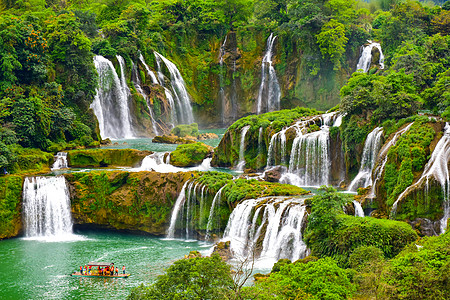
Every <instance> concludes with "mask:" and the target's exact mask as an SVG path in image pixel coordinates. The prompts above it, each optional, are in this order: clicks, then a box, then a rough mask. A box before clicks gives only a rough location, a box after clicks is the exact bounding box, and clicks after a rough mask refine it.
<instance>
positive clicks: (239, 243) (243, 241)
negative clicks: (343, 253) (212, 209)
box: [222, 197, 307, 265]
mask: <svg viewBox="0 0 450 300" xmlns="http://www.w3.org/2000/svg"><path fill="white" fill-rule="evenodd" d="M261 214H262V215H261ZM305 215H306V207H305V206H304V204H303V199H296V198H291V197H264V198H259V199H250V200H244V201H242V202H241V203H240V204H238V205H237V206H236V208H235V209H234V210H233V212H232V213H231V215H230V218H229V220H228V224H227V227H226V229H225V232H224V238H223V239H222V240H223V241H231V243H230V248H231V251H232V253H233V255H234V256H235V257H238V258H242V257H248V256H250V255H253V254H254V253H260V255H259V258H258V261H259V262H262V263H263V264H264V265H272V264H273V263H274V262H276V261H277V260H278V259H281V258H287V259H290V260H292V261H295V260H297V259H299V258H302V257H305V256H306V254H307V248H306V245H305V243H304V242H303V240H302V234H301V229H302V223H303V221H304V220H303V219H304V217H305ZM258 222H261V223H260V225H258ZM264 228H265V230H264ZM263 232H264V236H262V233H263ZM261 240H262V248H261V249H255V247H256V245H258V244H259V243H258V241H261Z"/></svg>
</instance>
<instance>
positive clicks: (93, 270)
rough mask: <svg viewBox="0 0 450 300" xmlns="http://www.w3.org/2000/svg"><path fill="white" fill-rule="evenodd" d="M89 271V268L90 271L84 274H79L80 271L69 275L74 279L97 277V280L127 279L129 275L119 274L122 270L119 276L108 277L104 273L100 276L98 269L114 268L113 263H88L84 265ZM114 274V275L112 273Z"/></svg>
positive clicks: (108, 275)
mask: <svg viewBox="0 0 450 300" xmlns="http://www.w3.org/2000/svg"><path fill="white" fill-rule="evenodd" d="M86 266H87V267H88V269H89V267H91V271H90V272H89V271H88V272H87V273H86V274H81V273H80V271H77V272H73V273H72V274H70V276H74V277H98V278H127V277H128V276H130V274H128V273H126V274H122V273H120V272H122V270H119V274H117V275H110V274H107V273H106V272H105V273H102V274H100V271H99V270H100V268H106V267H110V268H112V267H114V264H113V263H109V262H90V263H88V264H87V265H86ZM114 274H115V273H114Z"/></svg>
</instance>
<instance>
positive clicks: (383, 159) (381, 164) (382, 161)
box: [369, 123, 414, 198]
mask: <svg viewBox="0 0 450 300" xmlns="http://www.w3.org/2000/svg"><path fill="white" fill-rule="evenodd" d="M413 124H414V123H410V124H408V125H407V126H406V127H405V128H403V129H400V130H398V131H397V132H396V133H395V134H394V136H393V137H392V139H390V140H389V141H388V142H387V143H386V144H385V145H384V146H383V147H382V148H381V150H380V151H379V154H378V158H377V161H378V166H377V167H376V168H375V170H374V172H373V175H374V178H375V180H374V181H373V184H372V189H371V192H370V195H369V197H370V198H375V197H376V186H377V182H378V181H379V180H380V179H381V176H383V173H384V168H385V167H386V163H387V159H388V157H387V154H388V151H389V149H391V147H392V146H394V145H395V144H396V143H397V141H398V139H399V138H400V136H401V135H402V134H403V133H405V132H407V131H408V130H409V128H411V126H412V125H413Z"/></svg>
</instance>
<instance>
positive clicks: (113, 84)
mask: <svg viewBox="0 0 450 300" xmlns="http://www.w3.org/2000/svg"><path fill="white" fill-rule="evenodd" d="M117 60H118V62H119V64H120V68H121V73H122V76H121V79H119V76H118V75H117V73H116V70H115V68H114V66H113V64H112V62H111V61H109V60H108V59H106V58H104V57H103V56H100V55H96V56H95V57H94V64H95V68H96V70H97V72H98V75H99V86H98V88H97V94H96V95H95V98H94V101H93V102H92V104H91V108H92V109H93V111H94V114H95V116H96V117H97V120H98V123H99V127H100V135H101V137H102V138H103V139H105V138H112V139H122V138H133V137H134V134H133V128H132V124H131V116H130V111H129V108H128V97H129V94H130V91H129V89H128V86H127V84H126V81H125V70H124V64H125V63H124V61H123V58H122V57H121V56H117Z"/></svg>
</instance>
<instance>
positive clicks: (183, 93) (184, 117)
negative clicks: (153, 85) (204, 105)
mask: <svg viewBox="0 0 450 300" xmlns="http://www.w3.org/2000/svg"><path fill="white" fill-rule="evenodd" d="M154 53H155V57H156V58H158V59H160V60H162V61H163V62H164V64H165V65H166V67H167V69H168V70H169V73H170V83H171V86H172V93H171V96H172V97H173V102H174V104H173V107H172V110H173V111H175V116H176V120H173V121H174V122H176V123H177V124H191V123H193V122H194V117H193V114H192V107H191V100H190V97H189V94H188V92H187V90H186V86H185V83H184V80H183V77H182V76H181V74H180V71H179V70H178V68H177V67H176V66H175V64H174V63H172V62H171V61H169V60H168V59H167V58H165V57H164V56H162V55H161V54H159V53H158V52H156V51H155V52H154ZM158 59H157V63H158V69H159V70H160V71H159V72H158V76H159V78H160V82H161V84H163V82H164V75H163V74H162V72H161V64H160V62H158ZM166 96H167V92H166ZM169 101H170V100H169ZM170 104H172V103H170Z"/></svg>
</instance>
